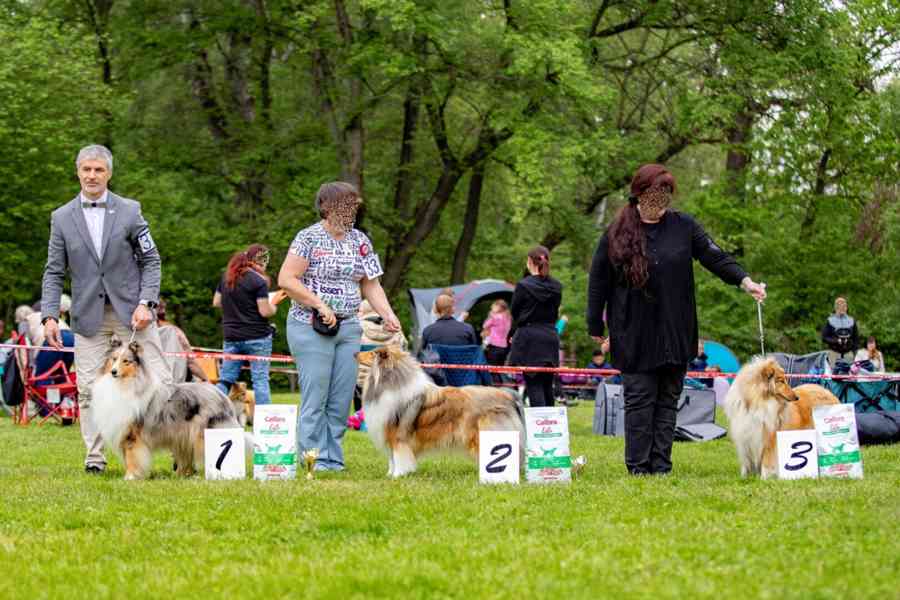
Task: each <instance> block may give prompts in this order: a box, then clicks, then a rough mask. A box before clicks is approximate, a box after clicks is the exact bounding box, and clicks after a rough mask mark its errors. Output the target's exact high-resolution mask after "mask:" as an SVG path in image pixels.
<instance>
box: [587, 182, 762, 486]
mask: <svg viewBox="0 0 900 600" xmlns="http://www.w3.org/2000/svg"><path fill="white" fill-rule="evenodd" d="M675 190H676V187H675V178H674V177H673V176H672V174H671V173H670V172H669V170H668V169H666V168H665V167H664V166H662V165H656V164H649V165H644V166H642V167H640V168H639V169H638V170H637V172H636V173H635V175H634V178H633V179H632V180H631V195H630V197H629V201H628V204H626V205H625V206H624V207H622V209H621V210H620V211H619V213H618V215H617V216H616V218H615V220H614V221H613V222H612V223H611V224H610V226H609V228H608V229H607V230H606V233H604V234H603V236H602V237H601V239H600V243H599V244H598V245H597V250H596V252H595V253H594V258H593V262H592V263H591V270H590V274H589V276H588V306H587V324H588V332H589V333H590V335H591V336H592V337H593V338H594V340H595V341H596V342H598V343H602V342H603V341H604V340H605V339H606V338H604V337H603V334H604V330H605V325H604V318H603V312H604V309H606V311H607V320H608V323H609V341H610V351H611V352H612V363H613V366H614V367H615V368H616V369H619V370H620V371H621V372H622V381H623V391H624V395H625V466H626V467H627V469H628V471H629V473H631V474H634V475H641V474H665V473H668V472H670V471H671V470H672V458H671V457H672V441H673V438H674V434H675V415H676V411H677V402H678V398H679V396H680V395H681V390H682V388H683V386H684V374H685V371H686V367H687V364H688V362H690V361H691V360H693V359H694V358H695V357H696V356H697V349H698V338H699V333H698V328H697V303H696V300H695V297H694V271H693V268H694V266H693V261H694V260H695V259H696V260H697V261H698V262H699V263H700V264H701V265H703V266H704V267H705V268H706V269H707V270H709V271H710V272H711V273H713V274H714V275H716V276H717V277H719V278H720V279H721V280H722V281H724V282H725V283H729V284H731V285H734V286H738V285H739V286H740V287H741V289H742V290H744V291H745V292H747V293H748V294H750V295H751V296H753V298H755V299H756V300H757V301H758V302H762V301H763V300H764V299H765V297H766V289H765V285H764V284H759V283H756V282H754V281H753V280H752V279H751V278H750V277H749V276H748V275H747V273H746V271H744V269H743V268H742V267H741V266H740V265H739V264H738V263H737V262H736V261H735V260H734V259H733V258H732V257H731V256H730V255H729V254H728V253H727V252H725V251H724V250H722V249H721V248H720V247H719V246H718V245H716V243H715V242H714V241H713V240H712V239H711V238H710V237H709V236H708V235H707V234H706V232H705V231H704V230H703V227H702V226H701V225H700V224H699V223H698V222H697V221H696V220H695V219H694V218H693V217H691V216H690V215H688V214H686V213H683V212H680V211H676V210H672V209H670V208H669V207H670V205H671V203H672V196H673V194H674V193H675Z"/></svg>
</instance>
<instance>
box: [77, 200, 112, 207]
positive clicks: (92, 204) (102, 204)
mask: <svg viewBox="0 0 900 600" xmlns="http://www.w3.org/2000/svg"><path fill="white" fill-rule="evenodd" d="M81 208H106V202H90V201H84V202H82V203H81Z"/></svg>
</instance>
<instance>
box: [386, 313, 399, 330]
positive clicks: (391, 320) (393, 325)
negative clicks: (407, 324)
mask: <svg viewBox="0 0 900 600" xmlns="http://www.w3.org/2000/svg"><path fill="white" fill-rule="evenodd" d="M382 318H383V319H384V328H385V330H387V331H390V332H392V333H393V332H397V331H400V319H398V318H397V315H395V314H394V313H391V314H390V315H388V316H387V318H385V317H382Z"/></svg>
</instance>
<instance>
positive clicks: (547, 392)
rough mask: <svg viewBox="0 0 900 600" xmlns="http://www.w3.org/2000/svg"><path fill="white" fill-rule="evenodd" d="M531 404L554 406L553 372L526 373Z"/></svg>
mask: <svg viewBox="0 0 900 600" xmlns="http://www.w3.org/2000/svg"><path fill="white" fill-rule="evenodd" d="M525 393H526V394H528V405H529V406H553V405H554V397H553V373H525Z"/></svg>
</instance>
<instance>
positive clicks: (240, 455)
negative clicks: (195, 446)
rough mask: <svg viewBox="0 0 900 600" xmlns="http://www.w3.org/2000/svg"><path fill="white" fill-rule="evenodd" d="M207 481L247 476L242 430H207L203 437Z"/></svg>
mask: <svg viewBox="0 0 900 600" xmlns="http://www.w3.org/2000/svg"><path fill="white" fill-rule="evenodd" d="M203 445H204V450H205V454H206V461H205V462H206V469H205V471H206V478H207V479H244V478H245V477H246V476H247V463H246V462H245V461H246V458H245V457H246V456H247V454H246V451H245V449H244V430H243V429H236V428H235V429H207V430H206V431H205V432H204V436H203Z"/></svg>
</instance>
